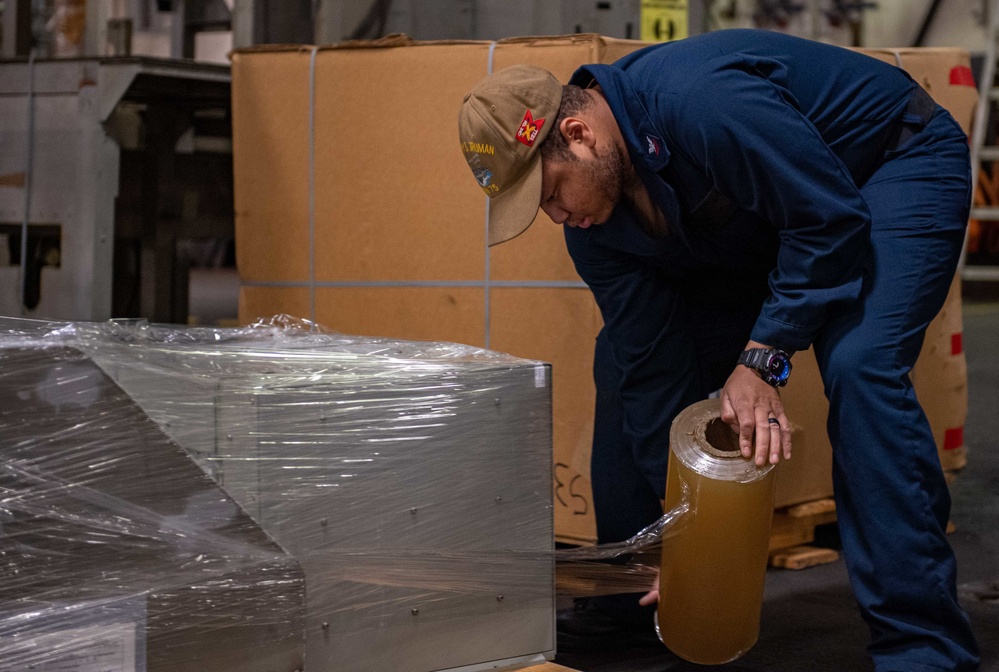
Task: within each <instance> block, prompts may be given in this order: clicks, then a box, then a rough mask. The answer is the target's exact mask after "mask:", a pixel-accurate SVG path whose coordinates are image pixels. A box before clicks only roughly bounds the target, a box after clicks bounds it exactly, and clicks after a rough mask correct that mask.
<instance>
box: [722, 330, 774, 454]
mask: <svg viewBox="0 0 999 672" xmlns="http://www.w3.org/2000/svg"><path fill="white" fill-rule="evenodd" d="M765 347H767V346H765V345H761V344H759V343H754V342H750V343H749V345H747V346H746V348H747V349H749V348H765ZM721 407H722V415H721V418H722V420H723V421H724V422H725V423H726V424H728V425H729V426H730V427H731V428H732V430H733V431H735V433H736V434H738V435H739V448H740V450H741V451H742V456H743V457H745V458H747V459H748V458H750V457H752V456H753V454H754V452H755V455H756V464H757V466H763V465H764V464H766V463H767V461H768V459H769V462H770V464H777V463H778V462H779V461H780V458H781V453H782V452H783V456H784V459H785V460H789V459H791V426H790V423H789V422H788V419H787V416H786V415H784V405H783V404H782V403H781V400H780V394H779V393H778V392H777V388H775V387H771V386H770V385H768V384H767V383H765V382H763V379H762V378H760V376H759V374H757V373H756V371H754V370H753V369H750V368H749V367H746V366H743V365H741V364H740V365H738V366H736V367H735V371H733V372H732V375H731V376H729V378H728V380H727V381H726V382H725V387H724V388H722V392H721ZM754 435H755V446H754V440H753V438H754Z"/></svg>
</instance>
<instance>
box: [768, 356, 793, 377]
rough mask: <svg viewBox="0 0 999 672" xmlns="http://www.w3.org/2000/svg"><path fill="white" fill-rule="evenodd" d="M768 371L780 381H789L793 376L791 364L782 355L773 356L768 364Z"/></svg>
mask: <svg viewBox="0 0 999 672" xmlns="http://www.w3.org/2000/svg"><path fill="white" fill-rule="evenodd" d="M767 371H768V372H769V373H770V375H772V376H773V377H774V378H775V379H776V380H778V381H784V380H787V377H788V376H789V375H790V374H791V363H790V362H788V361H787V359H785V358H784V357H781V356H780V355H771V357H770V361H769V362H767Z"/></svg>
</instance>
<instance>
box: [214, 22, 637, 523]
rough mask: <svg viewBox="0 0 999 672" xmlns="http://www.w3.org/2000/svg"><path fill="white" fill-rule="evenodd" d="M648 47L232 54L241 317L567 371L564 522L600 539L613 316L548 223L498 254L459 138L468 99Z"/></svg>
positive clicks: (457, 45) (561, 485) (597, 43)
mask: <svg viewBox="0 0 999 672" xmlns="http://www.w3.org/2000/svg"><path fill="white" fill-rule="evenodd" d="M641 46H643V45H642V44H641V43H639V42H632V41H628V42H626V41H623V40H613V39H608V38H602V37H598V36H595V35H578V36H568V37H557V38H524V39H511V40H502V41H500V42H496V43H490V42H421V43H415V42H412V41H410V40H408V39H406V38H401V37H395V38H389V39H386V40H381V41H378V42H374V43H348V44H345V45H340V46H336V47H329V48H320V49H316V48H313V47H279V48H273V47H271V48H261V49H254V50H249V51H238V52H236V53H235V54H233V80H234V86H233V138H234V154H235V181H236V186H235V190H236V193H235V200H236V203H235V209H236V237H237V241H238V242H237V256H238V266H239V272H240V277H241V280H242V290H241V296H240V320H241V322H244V323H245V322H249V321H252V320H254V319H256V318H258V317H267V316H270V315H273V314H277V313H282V312H283V313H290V314H294V315H296V316H302V317H307V318H310V319H313V320H315V321H317V322H320V323H322V324H325V325H328V326H330V327H332V328H334V329H337V330H340V331H343V332H346V333H359V334H368V335H385V336H394V337H399V338H411V339H434V340H448V341H457V342H462V343H470V344H473V345H481V346H486V347H489V348H492V349H495V350H500V351H504V352H509V353H513V354H520V355H524V356H529V357H531V358H534V359H541V360H545V361H549V362H551V363H552V366H553V370H554V374H553V380H554V389H553V397H554V400H553V405H554V442H555V484H554V487H555V494H556V503H555V507H556V512H555V515H556V529H557V532H558V535H559V538H560V539H562V540H565V541H579V542H584V541H590V540H592V539H594V538H595V534H596V532H595V527H594V521H593V512H592V505H591V503H590V501H591V492H590V485H589V453H590V442H591V436H592V424H593V421H592V413H593V404H594V390H593V382H592V375H591V369H592V352H593V341H594V338H595V337H596V334H597V332H598V331H599V329H600V325H601V320H600V314H599V311H598V310H597V308H596V305H595V303H594V302H593V298H592V295H591V294H590V292H589V290H588V289H586V287H585V286H584V285H583V284H582V282H581V281H580V279H579V277H578V276H577V275H576V273H575V270H574V269H573V266H572V262H571V260H570V259H569V257H568V255H567V253H566V252H565V245H564V243H563V240H562V232H561V229H560V227H557V226H554V225H552V224H551V222H550V221H548V220H547V218H545V217H544V215H541V219H544V220H545V221H539V222H538V223H537V224H536V225H535V226H533V227H531V229H530V230H529V231H528V232H527V233H526V234H524V235H523V236H521V237H519V238H518V239H516V240H514V241H512V242H510V243H507V244H505V245H501V246H499V247H497V248H494V249H492V250H489V249H488V248H487V246H486V238H485V232H486V224H485V221H486V220H485V218H486V207H487V204H486V199H485V197H484V196H483V195H482V192H481V190H479V189H478V188H477V187H476V186H475V183H474V182H473V181H472V180H470V179H469V176H468V167H467V165H466V163H465V161H464V159H463V157H462V155H461V150H460V148H459V145H458V140H457V114H458V109H459V107H460V105H461V101H462V98H463V97H464V95H465V93H467V92H468V90H470V89H471V88H472V87H473V86H474V85H475V83H476V82H477V81H478V80H479V79H481V78H482V77H484V76H486V75H487V74H488V73H489V72H490V71H492V70H500V69H502V68H505V67H508V66H510V65H514V64H517V63H532V64H535V65H539V66H542V67H545V68H548V69H549V70H551V71H552V72H553V73H554V74H555V75H556V76H557V77H559V78H560V79H562V80H566V79H568V77H569V76H570V75H571V74H572V72H573V70H575V69H576V67H578V66H579V65H582V64H583V63H591V62H612V61H614V60H617V59H618V58H620V57H621V56H623V55H625V54H626V53H628V52H630V51H632V50H634V49H636V48H639V47H641Z"/></svg>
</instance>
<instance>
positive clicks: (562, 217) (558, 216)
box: [542, 205, 569, 224]
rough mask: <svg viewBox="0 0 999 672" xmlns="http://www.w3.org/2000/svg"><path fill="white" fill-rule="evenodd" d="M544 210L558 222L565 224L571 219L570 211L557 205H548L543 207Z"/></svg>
mask: <svg viewBox="0 0 999 672" xmlns="http://www.w3.org/2000/svg"><path fill="white" fill-rule="evenodd" d="M542 210H544V211H545V214H546V215H548V216H549V217H550V218H551V220H552V221H553V222H555V223H556V224H565V221H566V220H567V219H569V212H568V211H567V210H563V209H562V208H560V207H558V206H557V205H552V206H548V207H545V208H542Z"/></svg>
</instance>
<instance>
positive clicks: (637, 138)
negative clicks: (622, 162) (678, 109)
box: [569, 64, 670, 173]
mask: <svg viewBox="0 0 999 672" xmlns="http://www.w3.org/2000/svg"><path fill="white" fill-rule="evenodd" d="M594 81H596V83H597V84H599V85H600V88H601V90H602V91H603V92H604V98H605V99H606V100H607V104H608V105H609V106H610V108H611V113H612V114H613V115H614V119H616V120H617V125H618V127H619V128H620V129H621V135H622V136H624V140H625V142H626V143H627V144H628V147H629V148H630V149H631V154H632V156H633V157H638V158H641V160H642V163H644V164H645V167H646V168H648V169H649V170H650V171H652V172H653V173H658V172H659V171H661V170H662V169H663V168H665V167H666V165H667V164H668V163H669V158H670V153H669V149H668V148H667V147H666V143H665V142H663V138H662V134H661V133H660V132H659V129H657V128H656V126H655V124H653V123H652V119H651V118H650V117H649V113H648V111H646V109H645V106H644V105H643V104H642V101H641V99H640V98H639V96H638V94H637V93H636V92H635V89H634V87H633V86H632V85H631V82H630V81H629V80H628V78H627V77H625V76H623V73H622V72H621V71H620V70H619V69H617V68H615V67H614V66H611V65H599V64H594V65H584V66H583V67H581V68H579V69H578V70H576V72H575V73H574V74H573V76H572V79H570V80H569V83H570V84H575V85H576V86H580V87H583V88H584V89H585V88H587V87H589V86H590V85H591V84H592V83H593V82H594Z"/></svg>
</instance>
